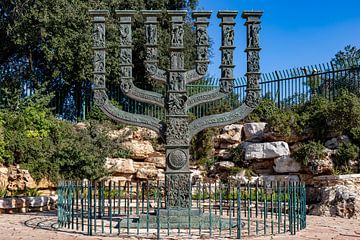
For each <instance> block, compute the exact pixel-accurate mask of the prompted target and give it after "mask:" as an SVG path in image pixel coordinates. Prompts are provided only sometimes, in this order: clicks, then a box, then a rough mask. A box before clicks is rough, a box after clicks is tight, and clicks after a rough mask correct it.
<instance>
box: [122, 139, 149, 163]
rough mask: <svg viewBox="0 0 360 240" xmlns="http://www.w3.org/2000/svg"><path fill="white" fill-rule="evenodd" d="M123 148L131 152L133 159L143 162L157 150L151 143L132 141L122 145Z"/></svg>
mask: <svg viewBox="0 0 360 240" xmlns="http://www.w3.org/2000/svg"><path fill="white" fill-rule="evenodd" d="M121 147H122V148H124V149H126V150H129V151H131V153H132V155H131V158H132V159H137V160H143V159H146V158H147V157H149V155H150V154H152V153H154V152H155V150H154V148H153V146H152V144H151V143H150V142H149V141H139V140H132V141H126V142H123V143H121Z"/></svg>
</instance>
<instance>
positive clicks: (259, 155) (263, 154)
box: [245, 141, 290, 161]
mask: <svg viewBox="0 0 360 240" xmlns="http://www.w3.org/2000/svg"><path fill="white" fill-rule="evenodd" d="M286 155H290V149H289V146H288V144H287V143H286V142H282V141H279V142H266V143H252V144H248V145H246V146H245V160H246V161H247V160H253V159H273V158H277V157H281V156H286Z"/></svg>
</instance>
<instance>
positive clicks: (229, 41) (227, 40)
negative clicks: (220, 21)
mask: <svg viewBox="0 0 360 240" xmlns="http://www.w3.org/2000/svg"><path fill="white" fill-rule="evenodd" d="M223 31H224V32H223V36H224V37H223V46H233V45H234V29H233V27H232V26H225V27H224V28H223Z"/></svg>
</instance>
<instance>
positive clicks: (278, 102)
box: [275, 71, 281, 108]
mask: <svg viewBox="0 0 360 240" xmlns="http://www.w3.org/2000/svg"><path fill="white" fill-rule="evenodd" d="M275 75H276V80H277V105H278V108H280V107H281V104H280V77H279V73H278V71H275Z"/></svg>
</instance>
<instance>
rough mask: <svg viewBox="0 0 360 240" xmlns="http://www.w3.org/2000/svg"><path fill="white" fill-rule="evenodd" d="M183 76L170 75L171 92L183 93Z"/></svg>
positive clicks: (173, 73) (179, 74)
mask: <svg viewBox="0 0 360 240" xmlns="http://www.w3.org/2000/svg"><path fill="white" fill-rule="evenodd" d="M184 85H185V84H184V76H183V74H182V73H179V72H172V73H170V86H169V89H170V90H171V91H183V90H184Z"/></svg>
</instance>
